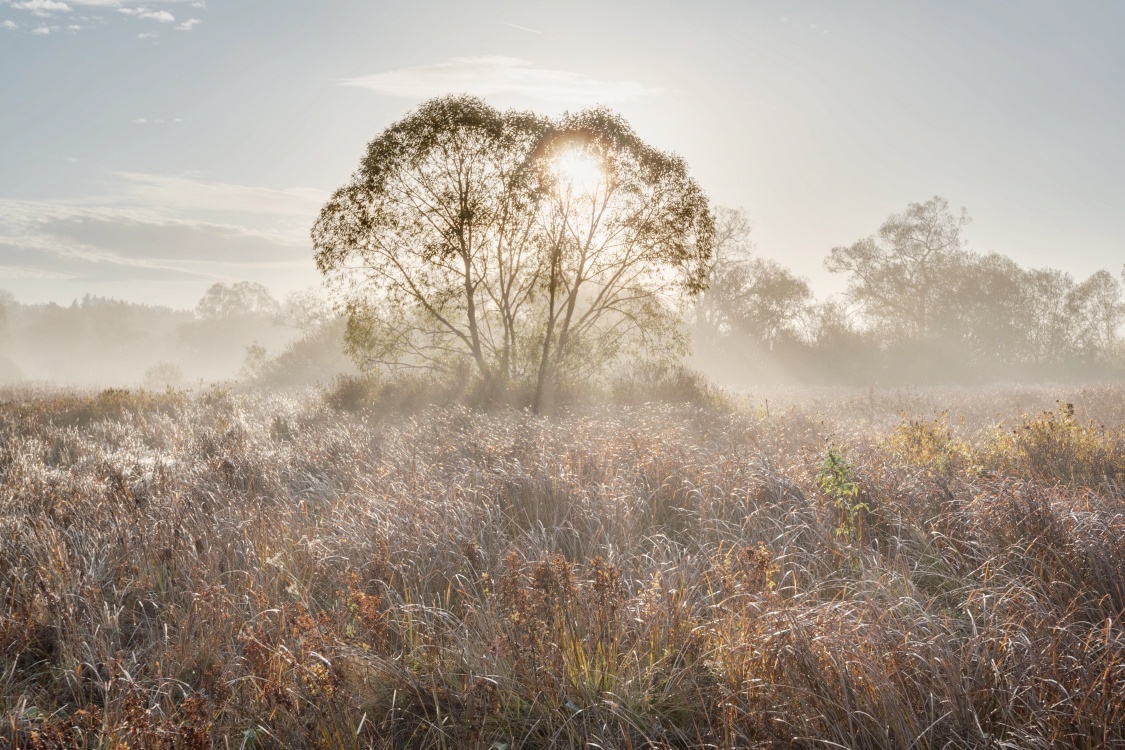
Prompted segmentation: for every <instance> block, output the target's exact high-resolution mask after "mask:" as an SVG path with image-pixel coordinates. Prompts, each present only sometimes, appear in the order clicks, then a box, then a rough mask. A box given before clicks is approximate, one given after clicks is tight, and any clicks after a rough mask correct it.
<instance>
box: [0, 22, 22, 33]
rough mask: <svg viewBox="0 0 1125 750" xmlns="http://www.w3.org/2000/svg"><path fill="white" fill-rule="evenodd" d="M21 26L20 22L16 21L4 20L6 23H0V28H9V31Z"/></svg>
mask: <svg viewBox="0 0 1125 750" xmlns="http://www.w3.org/2000/svg"><path fill="white" fill-rule="evenodd" d="M19 27H20V26H19V24H18V23H16V22H15V21H4V23H0V29H7V30H8V31H14V30H15V29H18V28H19Z"/></svg>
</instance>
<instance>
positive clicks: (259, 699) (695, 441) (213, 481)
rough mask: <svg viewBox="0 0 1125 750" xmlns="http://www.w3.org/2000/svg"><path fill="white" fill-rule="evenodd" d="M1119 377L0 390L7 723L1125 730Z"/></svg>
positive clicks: (141, 739)
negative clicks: (902, 384)
mask: <svg viewBox="0 0 1125 750" xmlns="http://www.w3.org/2000/svg"><path fill="white" fill-rule="evenodd" d="M1123 616H1125V387H1123V386H1121V385H1100V386H1089V387H1085V388H1077V387H1072V386H1066V387H1063V386H1059V387H1057V388H1050V387H1036V388H1031V387H1017V386H1011V387H995V388H989V389H983V390H975V391H973V390H901V391H885V392H880V391H866V390H865V391H844V390H840V391H820V392H810V391H806V392H785V391H780V390H778V391H775V392H771V393H764V392H763V393H758V394H754V395H752V396H748V397H746V398H745V399H743V400H741V401H733V402H732V403H726V404H721V405H712V406H707V407H701V406H693V405H687V404H680V405H669V404H651V405H638V406H630V407H625V406H616V407H610V406H590V407H585V408H583V409H581V410H577V409H576V410H575V411H573V412H569V413H567V412H564V413H562V414H559V415H556V416H554V417H551V418H542V417H537V416H533V415H530V414H528V413H525V412H521V411H515V410H508V411H496V412H474V411H470V410H467V409H464V408H461V407H445V408H436V407H435V408H428V409H425V410H421V411H416V412H413V413H392V412H388V411H385V410H381V409H380V408H378V407H374V408H368V409H366V410H362V409H361V410H358V411H336V410H333V409H332V408H331V407H330V406H328V405H326V402H325V399H324V398H323V396H322V394H319V393H315V392H307V393H301V394H296V395H293V394H290V395H284V396H283V395H276V394H268V393H245V394H239V393H231V392H227V391H223V390H218V389H212V390H207V391H201V392H197V393H186V392H184V393H179V392H168V393H163V394H149V393H144V392H137V391H134V392H131V391H106V392H103V393H73V392H58V393H53V392H32V391H9V392H0V714H2V715H0V719H2V721H0V747H4V746H6V745H8V746H13V747H30V748H62V747H84V748H125V747H129V748H149V747H151V748H173V747H175V748H208V747H217V748H228V747H229V748H263V747H342V748H351V747H355V748H366V747H418V748H431V747H432V748H495V749H496V750H505V749H508V748H510V749H511V750H515V748H546V747H584V746H588V747H599V748H611V747H612V748H630V749H632V748H664V747H682V748H695V747H716V748H735V747H739V748H753V747H794V748H806V747H807V748H832V747H845V748H962V747H963V748H978V747H995V748H1060V747H1078V748H1103V747H1113V746H1118V747H1125V627H1123V623H1122V619H1123Z"/></svg>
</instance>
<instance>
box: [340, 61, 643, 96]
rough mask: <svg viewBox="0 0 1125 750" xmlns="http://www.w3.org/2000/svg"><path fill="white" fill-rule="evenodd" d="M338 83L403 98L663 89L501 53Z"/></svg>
mask: <svg viewBox="0 0 1125 750" xmlns="http://www.w3.org/2000/svg"><path fill="white" fill-rule="evenodd" d="M340 84H341V85H344V86H357V87H360V88H366V89H370V90H372V91H375V92H376V93H379V94H383V95H385V96H398V97H403V98H408V99H427V98H429V97H432V96H441V95H442V94H449V93H469V94H475V95H477V96H488V95H491V94H502V93H510V94H521V95H523V96H527V97H531V98H533V99H540V100H545V101H556V102H572V103H577V104H598V103H605V102H611V101H629V100H633V99H638V98H640V97H643V96H656V95H658V94H661V93H663V89H660V88H654V87H649V86H644V85H642V84H640V83H637V82H635V81H603V80H599V79H596V78H591V77H589V76H586V75H583V74H581V73H573V72H570V71H564V70H548V69H544V68H536V67H534V65H533V64H532V63H530V62H528V61H526V60H520V59H517V58H514V57H500V56H487V57H456V58H453V59H451V60H446V61H443V62H439V63H434V64H432V65H421V66H417V67H411V68H399V69H398V70H392V71H388V72H386V73H377V74H375V75H369V76H362V77H359V78H349V79H345V80H343V81H340Z"/></svg>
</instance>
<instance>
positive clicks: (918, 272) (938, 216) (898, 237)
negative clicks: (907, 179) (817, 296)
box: [824, 196, 971, 340]
mask: <svg viewBox="0 0 1125 750" xmlns="http://www.w3.org/2000/svg"><path fill="white" fill-rule="evenodd" d="M970 221H971V220H970V218H969V216H968V214H967V212H966V211H965V209H964V208H962V209H961V211H960V213H957V214H955V213H953V212H951V211H950V210H949V203H948V202H947V201H946V200H945V199H944V198H941V197H938V196H934V197H933V198H931V199H930V200H928V201H926V202H925V203H911V204H909V205H908V206H907V208H906V211H904V212H903V213H901V214H892V215H891V216H889V217H888V218H887V220H886V221H884V222H883V225H882V226H880V227H879V230H878V231H877V232H876V233H875V234H873V235H871V236H870V237H867V238H864V239H862V240H859V241H858V242H855V243H854V244H852V245H851V246H850V247H835V248H832V252H831V254H830V255H829V256H828V258H827V259H826V260H825V261H824V265H825V268H827V269H828V270H829V271H831V272H833V273H848V274H851V278H850V279H849V281H848V288H847V292H846V296H847V298H848V300H849V301H850V302H852V303H854V304H857V305H859V306H860V308H861V310H862V311H863V314H864V316H865V317H866V318H867V319H868V320H869V321H870V322H871V324H872V325H873V326H874V327H876V328H878V329H881V330H883V331H884V332H885V333H886V334H888V335H890V336H891V337H903V338H912V339H916V340H921V339H925V338H927V337H928V336H929V334H930V332H931V331H930V328H931V312H932V308H933V307H934V304H935V301H936V299H937V297H938V296H939V295H941V294H942V293H943V290H942V289H941V286H940V282H941V280H942V279H943V277H945V275H946V273H947V271H948V270H949V268H950V266H951V265H953V264H956V263H958V262H960V261H961V260H962V259H963V258H964V253H963V252H962V241H961V229H962V228H963V227H964V226H965V225H966V224H968V223H969V222H970Z"/></svg>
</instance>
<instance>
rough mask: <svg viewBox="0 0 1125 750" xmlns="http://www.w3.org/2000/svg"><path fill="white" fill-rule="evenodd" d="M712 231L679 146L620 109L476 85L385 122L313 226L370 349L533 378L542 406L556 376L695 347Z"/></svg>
mask: <svg viewBox="0 0 1125 750" xmlns="http://www.w3.org/2000/svg"><path fill="white" fill-rule="evenodd" d="M713 234H714V220H713V218H712V215H711V212H710V209H709V206H708V202H707V199H706V197H705V195H704V194H703V191H702V190H701V189H700V187H699V185H698V184H697V183H696V182H695V181H694V180H693V179H692V178H691V177H690V176H689V175H688V172H687V166H686V164H685V163H684V161H683V159H681V158H680V157H678V156H674V155H671V154H667V153H664V152H662V151H659V150H657V149H655V148H653V147H651V146H649V145H648V144H646V143H644V142H643V141H642V140H641V139H640V138H639V137H638V136H637V135H636V134H635V133H634V132H633V130H632V129H631V128H630V127H629V125H628V124H627V123H626V122H625V121H624V120H623V119H622V118H621V117H619V116H618V115H616V114H614V113H612V112H610V111H609V110H607V109H604V108H598V109H592V110H586V111H583V112H579V113H577V114H567V115H563V116H562V117H560V118H557V119H554V120H551V119H548V118H545V117H542V116H539V115H536V114H532V113H528V112H518V111H508V112H500V111H498V110H496V109H494V108H492V107H490V106H489V105H487V104H486V103H484V102H483V101H481V100H480V99H477V98H473V97H468V96H448V97H443V98H439V99H434V100H431V101H429V102H426V103H425V104H423V105H422V106H420V107H419V108H418V109H417V110H415V111H414V112H412V113H410V114H409V115H407V116H406V117H405V118H403V119H402V120H400V121H399V122H396V123H394V124H393V125H391V126H390V127H389V128H387V130H386V131H384V132H383V133H382V134H381V135H380V136H379V137H378V138H376V139H375V140H374V141H372V142H371V144H370V145H369V146H368V148H367V154H366V156H365V157H364V159H363V160H362V161H361V163H360V166H359V169H358V170H357V171H356V173H355V174H354V175H353V176H352V178H351V180H349V182H348V183H347V184H346V185H344V186H343V187H341V188H340V189H339V190H337V191H336V193H335V194H334V195H333V196H332V198H331V199H330V200H329V201H328V203H327V204H326V205H325V206H324V208H323V209H322V211H321V213H320V217H319V219H318V220H317V222H316V224H315V225H314V227H313V230H312V237H313V242H314V245H315V248H316V260H317V265H318V267H319V269H320V270H321V271H322V272H323V273H324V274H325V275H326V276H327V277H328V279H329V282H330V285H331V287H332V288H333V291H334V294H335V296H336V300H337V302H338V303H339V304H340V305H341V306H342V307H343V308H344V310H345V311H346V313H347V315H348V321H349V322H348V331H347V342H348V347H349V350H350V352H351V353H352V354H353V356H355V357H356V358H357V360H359V361H360V362H362V363H365V364H368V365H375V364H381V365H386V366H390V367H423V368H429V369H439V370H446V371H450V372H461V371H464V368H465V367H466V366H468V367H470V368H472V369H475V371H476V372H477V374H478V375H479V376H480V377H481V378H482V379H483V380H485V381H486V382H489V383H492V384H500V385H503V384H506V383H509V382H511V381H513V380H515V381H524V382H528V383H534V384H535V393H536V397H535V402H536V404H535V405H536V406H537V407H538V406H539V405H540V401H541V400H542V398H543V397H544V394H545V392H546V390H549V388H550V386H551V384H553V383H554V382H555V381H556V380H557V379H559V378H565V379H566V380H568V381H571V382H578V381H582V380H586V379H589V378H591V377H596V376H597V375H599V374H601V373H603V372H605V371H606V369H607V368H608V367H610V366H612V365H613V364H614V363H616V362H620V361H621V359H622V358H624V357H626V356H628V355H630V354H636V353H637V352H639V351H641V350H647V351H649V352H653V351H676V350H678V349H682V347H683V344H684V342H683V340H682V336H681V334H680V328H679V326H678V325H677V324H676V323H677V321H678V317H679V316H678V315H677V310H678V307H679V306H680V305H681V304H682V303H683V301H684V299H685V298H687V297H689V296H691V295H693V294H695V293H697V292H699V291H700V290H701V289H702V288H703V285H704V279H705V277H706V272H707V268H708V264H709V261H710V258H711V248H712V242H713Z"/></svg>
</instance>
